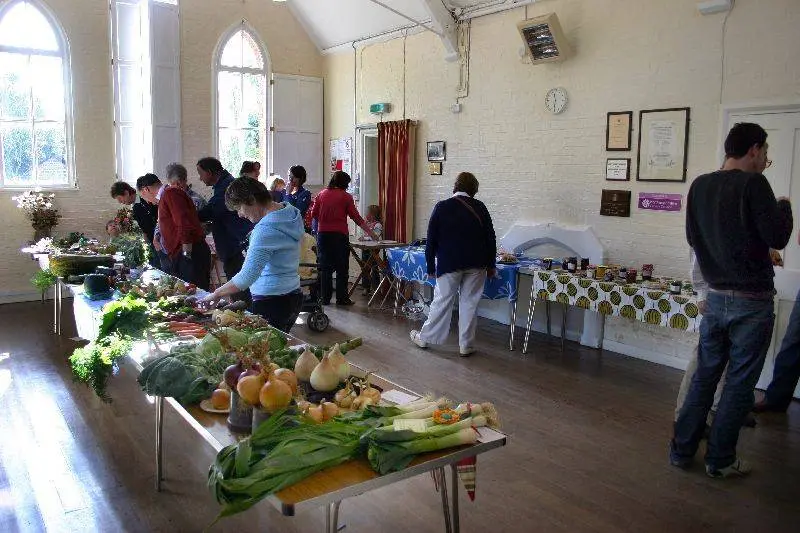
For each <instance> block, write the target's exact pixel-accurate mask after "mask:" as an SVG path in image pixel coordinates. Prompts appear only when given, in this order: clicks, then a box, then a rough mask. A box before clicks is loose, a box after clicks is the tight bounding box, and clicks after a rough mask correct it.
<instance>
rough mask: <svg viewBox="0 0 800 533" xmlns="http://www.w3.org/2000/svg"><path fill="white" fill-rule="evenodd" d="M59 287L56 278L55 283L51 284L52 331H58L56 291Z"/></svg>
mask: <svg viewBox="0 0 800 533" xmlns="http://www.w3.org/2000/svg"><path fill="white" fill-rule="evenodd" d="M60 288H61V285H59V284H58V280H56V284H55V285H53V333H58V291H59V290H60Z"/></svg>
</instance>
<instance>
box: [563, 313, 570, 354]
mask: <svg viewBox="0 0 800 533" xmlns="http://www.w3.org/2000/svg"><path fill="white" fill-rule="evenodd" d="M567 312H569V304H564V316H563V317H561V352H562V353H563V352H564V337H566V335H567Z"/></svg>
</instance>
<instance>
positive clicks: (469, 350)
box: [458, 348, 475, 357]
mask: <svg viewBox="0 0 800 533" xmlns="http://www.w3.org/2000/svg"><path fill="white" fill-rule="evenodd" d="M458 353H459V355H461V357H469V356H470V355H472V354H474V353H475V348H459V349H458Z"/></svg>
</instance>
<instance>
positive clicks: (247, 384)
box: [236, 372, 264, 405]
mask: <svg viewBox="0 0 800 533" xmlns="http://www.w3.org/2000/svg"><path fill="white" fill-rule="evenodd" d="M245 373H246V372H243V373H242V374H243V375H242V377H240V378H239V383H237V384H236V392H238V393H239V396H241V397H242V400H243V401H244V402H245V403H246V404H248V405H258V402H259V393H260V391H261V387H262V386H263V385H264V378H263V377H262V376H261V374H252V375H248V376H245V375H244V374H245Z"/></svg>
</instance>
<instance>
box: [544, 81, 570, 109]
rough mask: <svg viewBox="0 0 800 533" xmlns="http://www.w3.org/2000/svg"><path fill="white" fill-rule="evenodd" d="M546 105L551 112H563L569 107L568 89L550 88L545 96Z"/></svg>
mask: <svg viewBox="0 0 800 533" xmlns="http://www.w3.org/2000/svg"><path fill="white" fill-rule="evenodd" d="M544 105H545V107H546V108H547V110H548V111H550V112H551V113H555V114H558V113H561V112H562V111H564V109H565V108H566V107H567V90H566V89H564V88H563V87H556V88H554V89H550V90H549V91H547V96H545V98H544Z"/></svg>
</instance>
